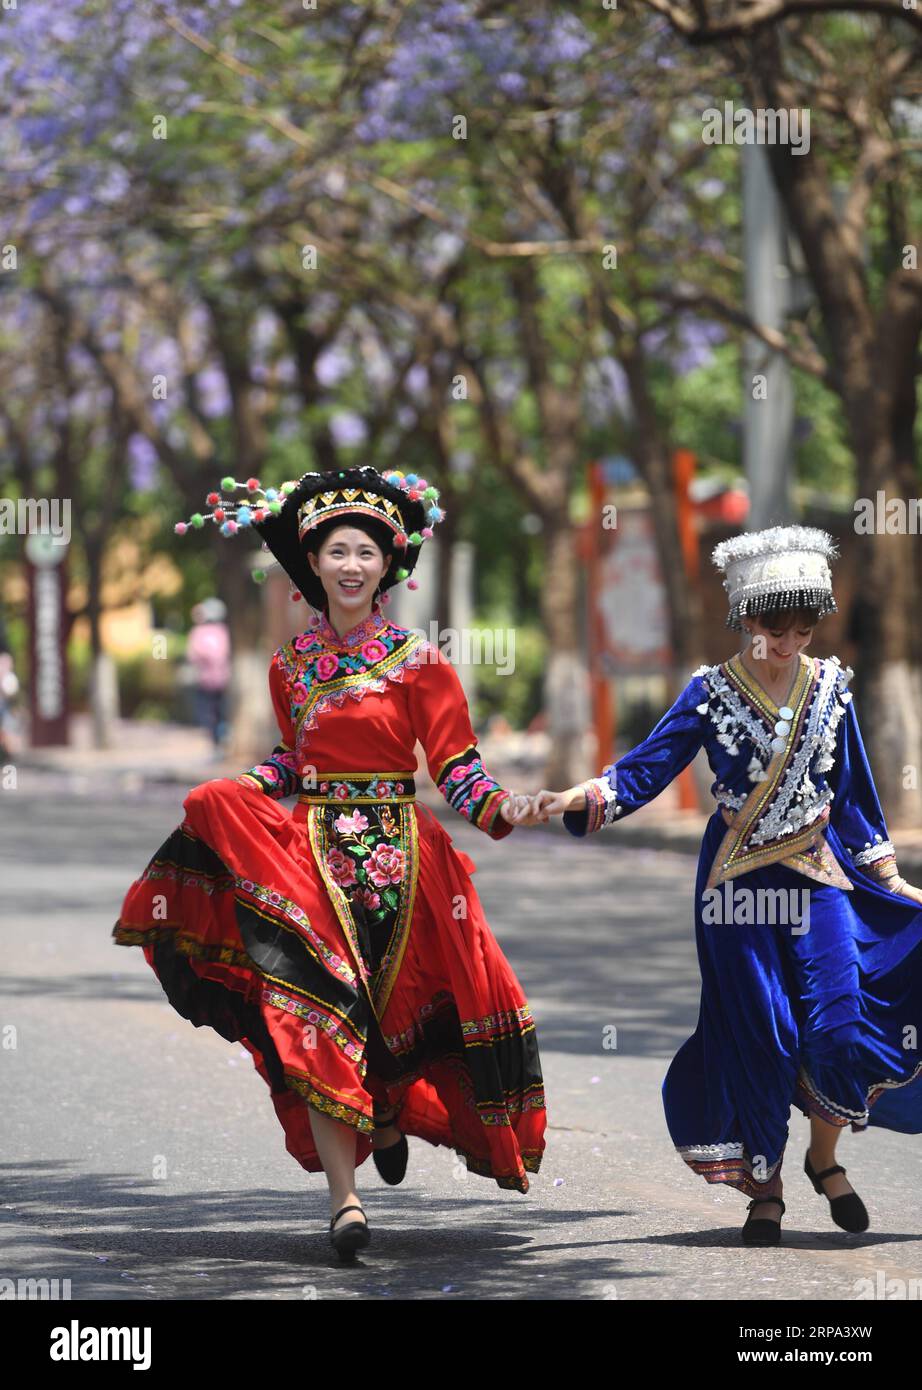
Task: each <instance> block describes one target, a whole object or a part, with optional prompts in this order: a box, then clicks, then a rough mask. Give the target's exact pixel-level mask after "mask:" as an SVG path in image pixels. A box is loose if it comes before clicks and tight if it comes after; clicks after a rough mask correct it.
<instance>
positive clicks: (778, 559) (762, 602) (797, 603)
mask: <svg viewBox="0 0 922 1390" xmlns="http://www.w3.org/2000/svg"><path fill="white" fill-rule="evenodd" d="M838 553H839V552H838V551H837V549H836V545H835V542H834V540H833V539H832V537H831V536H830V535H827V533H826V532H825V531H821V530H819V528H818V527H815V526H770V527H769V528H768V529H767V530H765V531H746V532H744V533H743V535H741V536H734V537H732V539H730V540H727V541H721V542H720V544H719V545H716V546H715V547H714V549H713V551H712V552H711V559H712V560H713V562H714V564H715V565H716V566H717V568H718V569H719V570H720V571H721V572H722V573H723V574H724V576H725V578H724V581H723V585H724V588H725V589H726V591H727V598H728V601H729V604H730V612H729V613H728V614H727V627H732V628H736V629H737V630H738V631H739V630H740V629H741V628H742V626H743V624H742V622H741V619H742V617H743V616H744V615H747V616H749V617H757V616H759V615H760V614H762V613H771V612H777V611H778V610H779V609H786V608H816V609H818V611H819V615H820V617H821V618H822V617H823V616H824V614H826V613H835V612H836V601H835V599H834V598H833V596H832V575H831V574H830V571H829V564H828V561H829V560H831V559H835V558H836V557H837V555H838Z"/></svg>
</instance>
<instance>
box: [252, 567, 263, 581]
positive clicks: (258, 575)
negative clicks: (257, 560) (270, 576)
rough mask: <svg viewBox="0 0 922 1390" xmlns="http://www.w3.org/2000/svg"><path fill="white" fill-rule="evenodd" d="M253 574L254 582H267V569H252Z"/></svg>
mask: <svg viewBox="0 0 922 1390" xmlns="http://www.w3.org/2000/svg"><path fill="white" fill-rule="evenodd" d="M252 574H253V580H254V582H255V583H256V584H265V582H266V571H265V570H253V571H252Z"/></svg>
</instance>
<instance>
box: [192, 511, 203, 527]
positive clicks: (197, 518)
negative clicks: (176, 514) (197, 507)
mask: <svg viewBox="0 0 922 1390" xmlns="http://www.w3.org/2000/svg"><path fill="white" fill-rule="evenodd" d="M189 525H190V526H204V525H205V518H204V517H203V516H202V514H201V512H193V513H192V515H191V516H190V517H189Z"/></svg>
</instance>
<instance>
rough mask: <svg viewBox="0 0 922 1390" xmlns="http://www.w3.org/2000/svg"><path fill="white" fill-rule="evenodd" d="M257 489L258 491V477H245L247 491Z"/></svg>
mask: <svg viewBox="0 0 922 1390" xmlns="http://www.w3.org/2000/svg"><path fill="white" fill-rule="evenodd" d="M258 491H259V479H258V478H247V492H258Z"/></svg>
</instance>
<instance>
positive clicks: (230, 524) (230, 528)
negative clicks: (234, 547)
mask: <svg viewBox="0 0 922 1390" xmlns="http://www.w3.org/2000/svg"><path fill="white" fill-rule="evenodd" d="M236 530H237V523H236V521H225V523H224V525H223V526H222V527H221V535H222V536H232V535H233V534H234V533H235V531H236Z"/></svg>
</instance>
